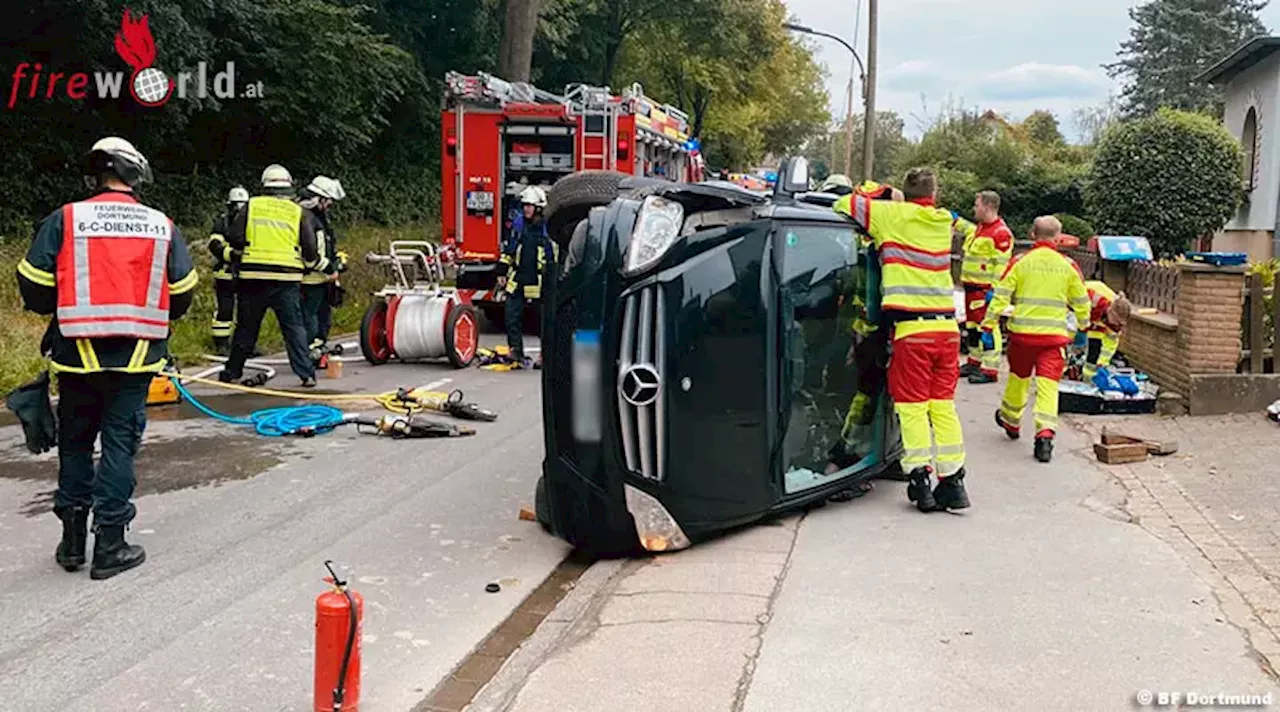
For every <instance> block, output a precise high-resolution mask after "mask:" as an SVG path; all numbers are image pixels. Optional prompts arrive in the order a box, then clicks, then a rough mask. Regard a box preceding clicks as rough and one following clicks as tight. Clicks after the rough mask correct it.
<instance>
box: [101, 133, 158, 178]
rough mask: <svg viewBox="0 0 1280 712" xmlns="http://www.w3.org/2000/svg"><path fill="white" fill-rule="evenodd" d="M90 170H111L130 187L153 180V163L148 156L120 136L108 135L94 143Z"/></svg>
mask: <svg viewBox="0 0 1280 712" xmlns="http://www.w3.org/2000/svg"><path fill="white" fill-rule="evenodd" d="M89 170H90V172H91V173H94V174H96V173H99V172H101V171H104V170H107V171H111V172H112V173H115V174H116V175H117V176H119V177H120V180H122V181H124V182H125V183H127V184H128V185H129V186H130V187H133V186H136V185H138V184H139V183H149V182H151V164H150V163H148V162H147V157H146V156H144V155H142V152H141V151H139V150H138V149H136V148H134V146H133V144H131V143H129V142H128V141H126V140H124V139H122V138H120V137H118V136H108V137H106V138H104V139H100V140H99V141H98V142H97V143H95V144H93V148H91V149H89Z"/></svg>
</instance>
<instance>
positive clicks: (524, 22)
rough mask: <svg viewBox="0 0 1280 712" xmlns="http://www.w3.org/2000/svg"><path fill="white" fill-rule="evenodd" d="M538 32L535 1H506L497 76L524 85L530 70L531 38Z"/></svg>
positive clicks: (531, 62) (531, 56) (531, 63)
mask: <svg viewBox="0 0 1280 712" xmlns="http://www.w3.org/2000/svg"><path fill="white" fill-rule="evenodd" d="M537 31H538V0H507V13H506V20H505V22H503V25H502V44H501V45H500V46H499V48H498V75H499V76H501V77H502V78H504V79H506V80H507V81H512V82H527V81H529V74H530V71H531V70H532V68H533V36H534V35H535V34H536V33H537Z"/></svg>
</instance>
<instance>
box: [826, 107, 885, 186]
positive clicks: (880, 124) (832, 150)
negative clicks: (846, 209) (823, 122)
mask: <svg viewBox="0 0 1280 712" xmlns="http://www.w3.org/2000/svg"><path fill="white" fill-rule="evenodd" d="M865 126H866V124H865V122H864V120H863V115H859V114H854V115H853V151H852V153H851V157H852V161H851V165H849V166H846V165H845V160H844V157H845V145H846V142H847V138H846V137H847V132H846V129H845V120H844V119H843V118H842V119H841V120H840V121H839V123H837V124H836V125H835V127H834V128H832V129H831V131H830V132H829V133H824V134H820V135H818V136H815V137H814V138H812V139H810V141H809V142H808V143H807V144H806V145H805V148H804V155H805V157H806V158H808V159H809V163H810V165H812V166H813V170H814V173H815V175H817V177H818V178H819V179H825V178H826V177H827V176H828V175H830V174H832V173H844V174H846V175H848V176H849V177H850V178H851V179H853V180H857V177H858V175H859V172H860V171H861V170H862V148H863V140H862V137H863V136H864V135H865V133H866V132H865ZM904 126H905V124H904V123H903V121H902V117H901V116H899V115H898V114H897V113H896V112H893V111H877V112H876V138H875V146H874V147H873V150H874V156H873V165H872V169H871V178H872V179H873V180H879V181H893V180H895V177H894V171H895V170H896V168H897V165H898V160H899V154H900V153H901V152H902V151H903V149H905V148H906V147H907V146H908V141H907V139H906V137H905V136H904V135H903V129H904Z"/></svg>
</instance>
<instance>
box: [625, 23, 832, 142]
mask: <svg viewBox="0 0 1280 712" xmlns="http://www.w3.org/2000/svg"><path fill="white" fill-rule="evenodd" d="M685 8H686V11H687V12H688V13H689V14H687V15H685V16H683V17H682V19H681V20H680V21H679V22H654V23H651V24H650V25H648V26H646V27H644V28H643V29H641V30H638V31H637V32H636V33H635V34H634V35H633V36H632V37H631V38H629V39H628V40H627V43H626V45H625V46H624V48H623V52H622V56H621V58H620V63H619V67H620V74H622V75H623V76H626V77H627V78H628V80H629V81H630V80H635V81H639V82H641V83H642V84H643V85H644V88H645V92H646V93H647V94H650V95H651V96H653V97H655V98H656V99H658V100H660V101H664V102H667V103H671V104H673V105H675V106H676V107H677V108H678V109H680V110H682V111H684V112H686V113H688V114H689V130H690V134H691V135H693V136H695V137H698V138H701V139H703V146H704V152H705V153H706V155H707V157H708V162H709V163H711V164H712V165H717V166H736V167H746V166H748V165H750V164H751V163H753V162H755V161H758V160H760V159H761V158H763V157H764V156H765V155H766V154H768V153H784V152H787V151H790V150H793V149H797V148H799V147H800V146H802V145H803V144H804V142H805V141H806V140H807V139H808V138H809V137H810V136H812V135H814V134H815V133H817V132H819V131H821V130H822V127H823V126H825V125H826V123H827V122H828V121H829V119H830V116H829V115H828V113H827V109H826V107H827V96H826V90H825V88H824V87H823V82H822V79H823V77H822V72H821V69H820V68H819V67H818V66H817V64H816V63H815V62H814V61H813V57H812V55H811V54H810V53H809V52H808V50H807V49H806V48H805V47H804V46H803V45H801V44H799V43H798V42H797V41H796V40H795V39H793V38H792V37H791V36H789V34H788V33H786V32H785V31H784V30H783V27H782V22H783V19H784V18H785V17H786V8H785V6H784V5H783V4H782V3H781V2H780V0H734V1H732V2H728V1H725V0H692V1H691V2H689V3H686V5H685Z"/></svg>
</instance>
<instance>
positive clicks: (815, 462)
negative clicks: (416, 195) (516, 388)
mask: <svg viewBox="0 0 1280 712" xmlns="http://www.w3.org/2000/svg"><path fill="white" fill-rule="evenodd" d="M809 185H810V182H809V178H808V167H807V164H806V163H805V161H804V159H801V158H794V159H791V160H789V161H788V162H787V164H786V165H785V166H784V168H783V171H782V175H781V176H780V178H779V181H778V188H777V189H776V190H775V191H774V193H773V194H772V195H765V194H760V193H755V192H751V191H747V190H744V189H742V188H739V187H737V186H735V185H733V184H729V183H718V182H705V183H697V184H680V183H677V184H672V183H668V182H661V183H657V182H649V181H644V180H643V179H633V178H624V177H622V176H618V175H617V174H607V173H599V172H593V173H583V174H577V175H574V176H570V177H568V178H565V179H563V180H562V181H561V182H560V183H558V184H557V185H556V186H555V187H554V188H553V190H552V194H551V198H550V201H549V202H550V204H549V206H548V212H549V224H550V227H551V230H552V231H553V233H554V234H555V235H556V236H557V239H558V240H559V241H561V243H562V249H561V255H562V258H561V263H560V265H558V266H557V267H556V270H557V272H558V274H557V275H556V277H557V278H555V279H546V280H544V284H547V285H548V293H547V295H546V300H547V301H546V307H545V310H544V313H543V330H542V333H543V335H544V336H543V352H542V354H543V374H542V378H543V389H542V393H543V396H542V398H543V426H544V432H545V440H546V456H545V459H544V462H543V470H542V477H541V479H540V480H539V482H538V491H537V514H538V519H539V520H540V521H541V522H542V524H543V526H544V527H546V528H548V529H549V530H550V531H551V532H552V533H554V534H555V535H557V536H559V537H561V538H563V539H565V540H566V541H568V542H569V543H571V544H573V545H575V546H577V547H579V548H581V549H584V550H586V551H588V552H591V553H594V554H596V555H603V556H613V555H627V554H630V553H635V552H638V551H643V550H647V551H669V550H675V549H681V548H685V547H687V546H689V545H690V544H692V543H694V542H697V541H698V540H700V539H705V538H707V537H708V536H711V535H714V534H717V533H720V532H723V531H725V530H728V529H731V528H734V527H737V526H740V525H743V524H748V523H751V522H754V521H758V520H761V519H764V518H766V517H769V516H771V515H774V514H778V513H782V512H785V511H788V510H793V509H799V508H803V507H806V506H811V505H813V504H815V503H818V502H822V501H825V500H826V499H827V498H829V497H831V496H833V495H836V494H838V493H842V492H847V491H851V490H856V489H857V487H858V486H859V485H860V483H862V482H864V481H866V480H869V479H871V478H873V477H878V476H884V475H892V474H894V472H895V468H896V463H897V461H898V459H899V458H900V456H901V445H900V439H899V436H898V432H897V420H896V418H895V417H893V415H892V407H891V404H890V403H889V399H888V397H887V395H886V394H885V392H884V367H885V359H886V358H887V357H886V354H885V351H886V349H885V348H884V344H883V343H882V342H879V341H878V340H877V339H876V335H875V334H871V335H870V336H868V335H866V334H865V333H862V332H859V331H857V330H855V329H853V328H852V324H853V323H855V321H858V322H861V323H866V322H871V323H874V322H875V320H876V319H877V318H878V308H879V283H878V279H879V268H878V265H877V264H876V262H875V260H874V255H869V253H868V250H867V248H866V247H865V246H863V244H862V242H861V240H860V239H859V237H858V235H857V234H856V233H855V232H854V229H853V227H852V226H851V225H850V224H849V223H848V222H847V221H845V220H843V219H842V218H840V217H839V216H838V215H836V214H835V213H834V212H833V211H832V210H831V208H830V206H831V204H832V203H833V201H834V200H835V197H834V196H831V195H826V194H815V193H810V192H809ZM548 276H550V275H548Z"/></svg>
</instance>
